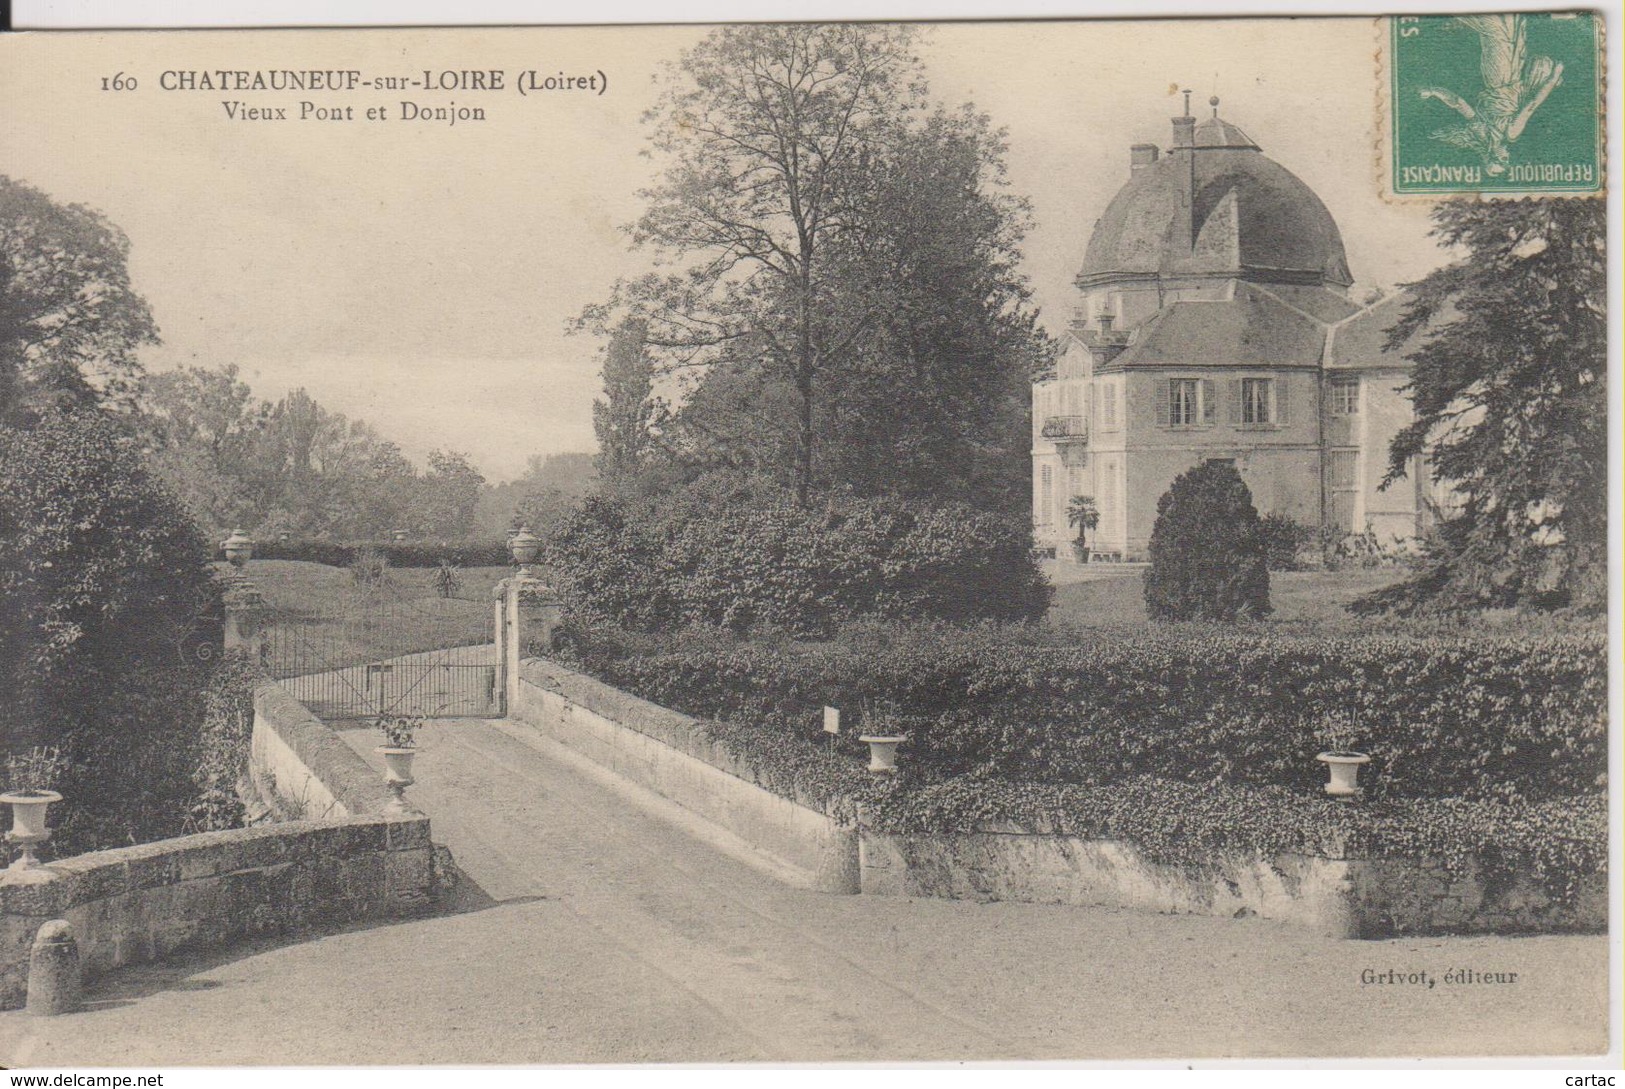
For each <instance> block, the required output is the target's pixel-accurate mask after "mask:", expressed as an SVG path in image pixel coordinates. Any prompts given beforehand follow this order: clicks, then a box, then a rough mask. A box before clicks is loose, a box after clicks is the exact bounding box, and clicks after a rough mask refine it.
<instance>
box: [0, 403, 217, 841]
mask: <svg viewBox="0 0 1625 1089" xmlns="http://www.w3.org/2000/svg"><path fill="white" fill-rule="evenodd" d="M208 555H209V549H208V546H207V544H205V542H204V541H203V539H202V537H201V536H200V534H199V533H198V531H197V529H196V527H195V526H194V525H193V523H192V521H191V519H190V518H189V517H188V515H187V514H186V511H185V510H184V508H183V507H182V506H181V504H180V503H179V501H177V500H176V499H175V498H174V497H173V496H172V495H171V494H170V493H169V492H168V491H167V490H166V489H165V488H163V487H162V486H161V485H160V484H159V483H158V482H157V481H155V480H154V479H153V478H152V477H151V476H150V475H149V474H148V473H147V471H146V470H145V468H144V467H143V464H142V459H141V455H140V450H139V448H138V446H137V444H136V442H135V440H134V439H133V438H132V437H131V436H130V435H129V434H128V433H127V432H126V431H125V430H124V428H122V427H121V426H120V425H119V423H118V422H117V421H115V420H113V419H111V418H108V417H105V416H102V415H99V414H96V413H92V412H80V413H72V414H68V413H48V414H46V415H45V416H43V417H42V418H41V419H40V420H39V422H38V423H37V424H36V425H35V426H32V427H29V428H26V429H24V428H13V429H10V430H6V431H4V432H0V600H3V601H4V602H5V606H4V608H0V690H3V691H4V692H5V699H4V700H3V701H0V737H3V738H5V739H6V744H7V747H8V748H10V749H12V750H14V751H15V750H17V749H24V748H28V747H30V746H32V745H36V744H42V745H54V746H58V747H60V748H61V749H62V750H63V751H64V752H65V753H66V754H67V756H68V758H69V762H70V765H69V770H68V772H67V774H66V775H65V777H64V780H63V783H62V787H61V790H62V792H63V793H64V794H65V795H66V796H67V803H66V804H65V805H64V806H63V807H62V813H61V817H60V821H59V823H58V826H57V833H56V838H55V840H54V841H53V844H52V846H53V848H54V849H55V850H56V851H57V852H58V853H63V854H65V853H73V852H74V851H77V850H85V849H89V848H92V847H101V846H113V845H117V844H121V843H128V842H131V841H132V840H137V841H142V840H148V839H154V838H161V837H163V836H167V835H173V834H175V833H176V832H178V831H179V830H180V829H181V827H182V825H183V824H184V821H185V820H186V817H187V814H188V811H189V808H190V805H191V802H192V800H193V798H194V796H195V787H194V785H193V782H192V772H193V770H194V762H195V752H196V749H195V742H196V739H197V733H198V725H199V715H200V711H201V704H202V693H203V691H204V688H205V685H206V682H207V678H208V673H209V667H208V663H207V662H204V661H202V660H200V659H199V658H197V657H196V656H194V655H192V654H190V653H188V650H189V648H190V647H191V646H193V645H203V644H208V645H213V646H218V645H219V640H220V637H221V636H220V627H219V617H220V603H219V589H218V587H217V586H216V585H215V583H214V579H213V574H212V572H211V571H210V569H209V567H208V562H207V561H208Z"/></svg>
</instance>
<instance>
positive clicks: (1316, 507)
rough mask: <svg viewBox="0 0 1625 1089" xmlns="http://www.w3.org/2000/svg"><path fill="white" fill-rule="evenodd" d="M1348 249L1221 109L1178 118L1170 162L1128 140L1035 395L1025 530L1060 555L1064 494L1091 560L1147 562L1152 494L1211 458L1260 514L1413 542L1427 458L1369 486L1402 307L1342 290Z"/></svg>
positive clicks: (1072, 534)
mask: <svg viewBox="0 0 1625 1089" xmlns="http://www.w3.org/2000/svg"><path fill="white" fill-rule="evenodd" d="M1351 282H1352V280H1351V276H1350V274H1349V270H1348V265H1347V262H1346V260H1345V258H1344V254H1343V242H1342V238H1341V236H1340V234H1339V233H1338V228H1337V225H1336V223H1335V221H1334V220H1333V218H1332V216H1331V213H1330V212H1329V211H1328V210H1327V209H1326V207H1325V205H1323V204H1322V203H1321V201H1320V199H1319V198H1318V197H1317V196H1316V195H1315V194H1314V192H1313V191H1311V190H1310V189H1309V187H1308V186H1306V185H1304V184H1303V182H1301V181H1300V180H1299V179H1297V178H1296V177H1295V176H1293V175H1292V174H1291V173H1290V172H1289V171H1287V170H1286V169H1285V168H1284V167H1282V166H1280V165H1279V164H1277V163H1275V162H1274V161H1272V160H1270V159H1269V158H1267V157H1266V156H1265V155H1264V154H1263V153H1262V152H1261V151H1260V150H1259V148H1258V146H1257V145H1256V144H1254V143H1253V142H1252V140H1251V139H1250V138H1248V137H1247V135H1246V134H1245V133H1243V132H1242V131H1241V130H1240V129H1238V128H1236V127H1235V126H1234V125H1232V124H1230V123H1228V122H1227V121H1224V120H1221V119H1220V118H1219V116H1218V105H1217V102H1216V101H1215V102H1214V104H1213V117H1211V118H1210V119H1208V120H1206V121H1203V122H1202V123H1200V124H1197V123H1196V121H1195V118H1193V117H1190V116H1188V115H1187V116H1184V117H1177V118H1174V131H1173V139H1172V146H1171V147H1170V148H1169V149H1168V153H1167V154H1166V155H1164V154H1162V150H1161V149H1160V148H1157V147H1155V146H1152V145H1146V144H1142V145H1136V146H1135V147H1134V149H1132V153H1131V170H1130V178H1129V180H1128V182H1127V183H1126V184H1125V185H1124V186H1123V188H1122V190H1121V191H1120V192H1119V193H1118V195H1117V196H1116V197H1115V198H1114V199H1113V201H1112V202H1111V204H1110V205H1109V206H1108V207H1107V209H1106V211H1105V213H1104V214H1103V215H1102V216H1101V218H1100V220H1099V221H1098V222H1097V223H1096V225H1095V230H1094V234H1093V237H1092V238H1091V240H1090V243H1089V248H1088V251H1087V255H1086V257H1085V260H1084V266H1083V269H1082V271H1081V272H1080V273H1079V275H1078V279H1077V284H1078V288H1079V290H1080V292H1081V296H1082V297H1081V300H1080V305H1079V306H1078V308H1077V310H1076V312H1075V315H1074V318H1073V320H1072V322H1071V325H1070V326H1069V328H1068V331H1067V333H1066V334H1065V336H1064V338H1063V341H1064V347H1063V352H1062V355H1061V358H1060V359H1059V361H1058V364H1057V367H1056V372H1055V374H1054V376H1053V377H1051V378H1049V379H1046V380H1044V381H1041V382H1037V383H1035V384H1034V386H1033V408H1032V413H1033V432H1032V439H1033V442H1032V461H1033V523H1034V531H1035V537H1036V539H1037V543H1038V546H1039V547H1040V548H1043V549H1046V550H1054V551H1055V552H1056V554H1057V555H1058V556H1060V557H1062V558H1067V557H1070V556H1071V554H1072V549H1071V544H1072V542H1073V541H1074V540H1075V539H1076V536H1077V532H1076V530H1074V529H1073V528H1072V527H1070V526H1069V525H1068V523H1067V506H1068V503H1069V501H1070V500H1071V499H1072V498H1073V497H1075V496H1089V497H1091V498H1093V499H1094V500H1095V505H1096V507H1097V509H1098V511H1099V513H1100V522H1099V526H1098V528H1097V529H1096V530H1095V531H1094V533H1093V534H1091V535H1090V545H1091V548H1092V551H1093V552H1094V553H1096V554H1097V555H1104V556H1106V557H1108V558H1118V559H1143V558H1144V555H1145V551H1146V545H1147V543H1148V542H1149V540H1150V536H1151V528H1152V525H1153V524H1154V522H1155V519H1156V507H1157V500H1158V499H1159V498H1160V497H1161V496H1162V495H1163V493H1164V492H1166V491H1167V490H1168V487H1169V486H1170V485H1171V484H1172V482H1173V479H1174V478H1175V477H1176V476H1178V475H1179V474H1180V473H1182V472H1184V471H1185V470H1187V469H1189V468H1191V467H1193V466H1195V465H1197V464H1199V463H1201V462H1203V461H1207V460H1214V459H1222V460H1227V461H1231V462H1233V463H1234V464H1235V466H1236V468H1237V469H1238V470H1239V471H1240V473H1241V476H1242V479H1243V480H1245V481H1246V482H1247V485H1248V488H1249V489H1250V490H1251V491H1252V494H1253V501H1254V503H1255V505H1256V506H1257V507H1258V509H1259V511H1260V513H1276V514H1281V515H1286V516H1288V517H1290V518H1293V519H1294V520H1296V521H1298V522H1300V523H1303V524H1305V525H1309V526H1328V527H1332V528H1334V529H1336V530H1339V531H1342V532H1353V533H1363V532H1366V531H1368V530H1369V531H1371V532H1373V533H1376V534H1377V535H1378V537H1379V538H1380V539H1381V540H1382V541H1383V542H1385V543H1387V542H1390V541H1392V540H1396V539H1397V540H1401V541H1403V540H1408V539H1410V538H1413V537H1415V536H1417V535H1418V534H1419V533H1420V532H1421V531H1422V530H1423V529H1424V528H1425V523H1426V521H1427V519H1428V517H1429V514H1428V510H1429V503H1430V502H1431V501H1433V499H1434V498H1435V497H1434V496H1433V495H1432V494H1431V491H1430V489H1429V487H1428V486H1427V485H1426V484H1425V483H1423V482H1425V481H1426V479H1427V475H1428V474H1427V472H1426V467H1425V466H1423V465H1420V464H1415V465H1412V466H1411V467H1410V472H1409V474H1408V477H1407V479H1406V480H1403V481H1400V482H1399V483H1397V484H1395V485H1392V486H1390V487H1388V488H1386V489H1384V488H1382V487H1381V483H1382V479H1383V476H1384V473H1385V471H1386V469H1387V465H1388V454H1387V451H1388V445H1389V443H1390V441H1391V440H1392V439H1393V437H1394V435H1395V434H1396V433H1397V432H1398V431H1399V429H1400V428H1402V427H1404V426H1405V425H1406V424H1407V423H1409V422H1410V419H1411V408H1410V404H1409V401H1408V400H1406V398H1405V396H1404V395H1403V393H1402V392H1401V389H1400V387H1402V386H1403V385H1404V383H1405V381H1406V376H1407V373H1408V370H1407V368H1408V364H1407V363H1406V361H1405V359H1404V354H1405V351H1406V350H1407V349H1406V348H1405V347H1403V346H1402V347H1400V348H1398V349H1395V350H1392V351H1390V350H1386V349H1385V343H1384V341H1385V335H1386V330H1387V329H1388V328H1389V327H1390V326H1392V325H1393V324H1394V322H1395V321H1396V320H1397V319H1398V317H1399V314H1400V312H1401V304H1402V303H1403V298H1402V297H1398V296H1388V297H1374V298H1370V299H1368V300H1366V301H1363V302H1356V301H1352V300H1351V299H1350V298H1349V289H1350V286H1351Z"/></svg>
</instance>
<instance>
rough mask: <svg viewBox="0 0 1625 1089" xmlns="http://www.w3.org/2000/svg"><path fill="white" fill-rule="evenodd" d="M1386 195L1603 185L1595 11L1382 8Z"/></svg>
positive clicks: (1573, 191) (1583, 190)
mask: <svg viewBox="0 0 1625 1089" xmlns="http://www.w3.org/2000/svg"><path fill="white" fill-rule="evenodd" d="M1386 23H1387V25H1386V27H1385V28H1383V29H1384V33H1383V39H1384V45H1385V47H1386V49H1385V52H1386V59H1387V62H1388V63H1387V80H1386V87H1387V92H1388V93H1387V102H1386V103H1385V108H1384V109H1383V111H1382V112H1383V114H1384V117H1383V119H1382V125H1383V141H1382V142H1383V151H1384V152H1385V156H1384V157H1385V159H1386V160H1387V162H1386V167H1387V169H1386V170H1385V171H1384V173H1385V175H1386V177H1385V179H1384V180H1385V183H1386V184H1385V187H1386V188H1387V190H1388V193H1389V195H1391V196H1396V197H1409V196H1433V197H1438V196H1447V195H1457V194H1466V193H1478V194H1483V195H1485V196H1523V195H1535V194H1543V193H1549V194H1567V195H1584V194H1588V193H1601V192H1603V146H1602V113H1603V88H1602V78H1601V71H1602V68H1601V64H1600V51H1599V44H1600V43H1599V39H1600V38H1601V25H1602V24H1601V20H1600V19H1599V18H1598V17H1597V15H1596V14H1595V13H1592V12H1540V13H1530V14H1507V13H1502V14H1492V15H1408V16H1400V17H1396V18H1391V19H1388V20H1386Z"/></svg>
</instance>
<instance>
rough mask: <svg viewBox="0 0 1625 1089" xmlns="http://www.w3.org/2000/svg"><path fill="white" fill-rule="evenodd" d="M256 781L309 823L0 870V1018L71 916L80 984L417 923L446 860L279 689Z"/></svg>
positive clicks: (267, 690)
mask: <svg viewBox="0 0 1625 1089" xmlns="http://www.w3.org/2000/svg"><path fill="white" fill-rule="evenodd" d="M252 752H253V757H252V767H253V771H254V778H255V779H256V780H257V781H258V782H260V783H262V784H266V785H267V786H268V787H269V788H270V789H271V790H272V791H273V792H274V794H275V796H276V799H277V805H276V808H279V809H280V810H282V811H288V810H290V809H302V810H303V811H305V812H306V813H307V814H308V815H310V816H312V817H314V818H316V819H309V820H295V821H287V822H283V823H276V824H265V825H260V826H258V827H253V828H240V829H231V830H227V831H221V832H204V833H200V834H198V835H193V836H180V837H177V838H175V839H168V840H161V841H158V842H156V843H145V844H140V845H138V846H134V847H122V848H119V849H117V850H111V851H96V852H92V853H90V854H84V855H78V856H76V857H73V858H67V859H62V860H59V861H55V862H52V863H49V864H48V865H46V866H44V867H41V868H39V869H36V870H30V871H21V872H19V871H10V870H7V871H0V1009H11V1008H15V1007H17V1006H20V1005H21V1004H22V1003H23V1001H24V999H25V997H26V994H27V983H28V955H29V947H30V945H31V944H32V942H33V939H34V935H35V933H36V932H37V931H38V930H39V927H40V926H41V925H42V924H43V923H45V922H47V921H49V920H51V919H67V920H68V921H69V922H70V923H71V924H72V925H73V930H74V935H75V937H76V938H77V939H78V942H79V950H80V957H81V960H82V963H83V965H84V970H85V974H86V977H87V978H90V977H93V976H95V975H97V974H100V973H102V972H106V971H108V970H110V969H113V968H116V967H119V966H121V965H125V964H132V963H137V962H141V961H152V960H158V959H161V958H163V957H167V956H169V955H171V954H174V953H177V952H181V951H185V950H192V949H202V948H207V947H210V946H219V945H227V944H230V943H232V942H236V941H240V940H242V939H244V938H251V937H261V936H270V935H286V934H296V933H299V932H301V931H306V930H310V929H316V928H330V927H334V926H341V925H344V924H347V923H354V922H360V921H363V920H371V919H386V918H397V917H402V916H408V915H413V914H417V913H419V912H422V911H424V910H426V909H428V908H429V907H431V906H432V905H433V904H434V903H435V901H437V900H438V899H440V898H441V896H442V894H443V893H444V891H446V886H447V884H448V883H449V879H450V877H449V874H450V865H449V856H448V855H446V854H445V853H444V851H443V849H441V848H436V847H435V846H434V845H433V844H432V843H431V842H430V838H429V835H430V829H429V819H428V817H426V816H424V815H423V814H421V813H416V812H410V811H409V812H406V813H399V814H390V813H386V812H385V811H384V807H385V806H386V805H387V804H388V802H389V801H390V800H391V796H390V794H389V791H388V790H387V789H386V788H385V787H384V786H383V785H382V783H381V780H380V777H379V775H378V774H377V773H376V772H374V771H372V770H371V769H370V768H369V767H368V766H367V764H366V762H365V761H364V760H362V759H361V758H360V757H359V756H357V755H356V753H355V752H354V751H353V750H352V749H351V748H350V747H349V746H348V745H346V744H345V743H344V742H343V741H342V740H340V739H339V738H338V737H337V736H336V735H335V734H334V733H333V732H332V731H331V730H329V729H328V728H327V727H326V726H325V725H323V724H322V723H321V722H320V721H319V720H317V719H316V718H315V717H314V716H312V715H311V714H310V712H309V711H307V710H306V709H305V708H304V706H303V705H302V704H300V703H299V702H298V701H297V700H295V699H293V697H292V696H290V695H288V694H287V693H286V692H285V691H283V690H282V689H281V688H280V687H279V686H278V685H275V684H272V683H266V684H262V685H261V686H260V687H259V688H258V689H257V690H256V691H255V694H254V731H253V740H252Z"/></svg>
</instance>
